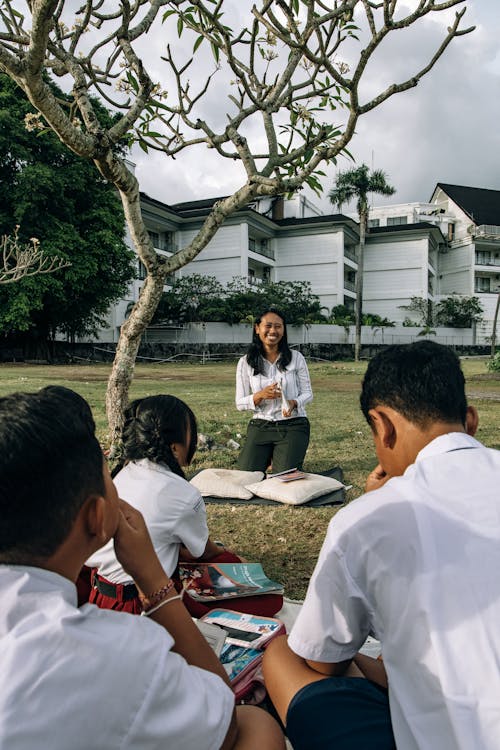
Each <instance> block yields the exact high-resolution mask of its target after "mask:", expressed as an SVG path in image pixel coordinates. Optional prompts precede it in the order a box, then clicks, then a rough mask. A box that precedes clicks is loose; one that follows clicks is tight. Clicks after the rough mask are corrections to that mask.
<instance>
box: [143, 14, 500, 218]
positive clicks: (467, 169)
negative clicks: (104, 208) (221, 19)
mask: <svg viewBox="0 0 500 750" xmlns="http://www.w3.org/2000/svg"><path fill="white" fill-rule="evenodd" d="M240 7H241V6H240ZM447 22H449V17H448V19H445V18H442V17H440V18H439V22H438V21H437V20H426V21H425V22H424V23H421V25H420V26H419V27H418V29H415V30H413V31H412V33H411V34H409V35H408V36H406V37H403V35H402V34H401V35H400V36H399V38H394V39H393V40H391V41H390V44H389V45H387V47H386V48H384V50H383V53H382V54H378V56H377V58H376V59H375V60H374V61H373V66H372V70H371V72H370V76H371V77H370V81H369V84H368V88H369V89H370V90H371V86H375V85H376V84H377V83H378V82H379V81H387V82H391V81H393V80H398V79H399V78H400V77H402V76H405V74H407V73H408V71H411V70H416V69H418V67H419V65H418V63H419V62H420V63H421V62H422V61H425V60H426V59H427V58H426V55H427V57H428V53H429V51H430V50H431V49H433V48H435V47H436V46H437V44H438V43H439V40H440V39H441V38H442V37H443V35H444V29H445V27H446V23H447ZM462 25H463V26H464V27H465V26H470V25H475V26H476V29H475V31H474V32H472V33H471V34H469V35H466V36H464V37H461V38H459V39H456V40H454V41H453V43H452V44H451V46H450V47H449V48H448V50H447V51H446V53H445V55H444V56H443V57H442V58H441V60H439V61H438V63H437V65H436V66H435V68H434V69H433V70H432V71H431V72H430V73H429V74H428V75H427V77H426V78H424V79H423V80H422V81H421V82H420V84H419V85H418V87H417V88H415V89H412V90H410V91H408V92H406V93H404V94H398V95H397V96H395V97H393V98H392V99H390V100H389V101H388V102H385V103H384V104H383V105H382V106H381V107H380V108H379V109H377V110H376V111H374V112H371V113H369V114H368V115H366V116H365V117H364V118H363V119H362V120H360V122H359V125H358V130H357V133H356V136H355V137H354V139H353V141H352V142H351V145H350V150H351V152H352V154H353V156H354V157H355V159H356V162H357V163H362V162H365V163H366V164H368V165H369V166H370V167H375V168H380V169H383V170H385V172H386V173H387V175H388V177H389V180H390V182H391V183H392V184H393V185H394V186H395V187H396V189H397V193H396V195H395V196H394V197H393V198H390V199H385V202H391V203H394V202H397V203H402V202H407V201H426V200H428V199H429V198H430V196H431V193H432V191H433V188H434V186H435V184H436V182H448V183H453V184H459V185H471V186H477V187H485V188H492V189H497V190H500V38H499V34H498V32H499V30H500V1H499V0H469V2H468V3H467V13H466V16H465V18H464V22H463V24H462ZM368 88H367V90H368ZM218 94H219V96H221V97H224V96H225V95H226V94H225V92H224V91H223V88H222V87H221V89H220V90H219V92H218ZM217 106H220V101H219V102H218V104H217ZM133 159H134V161H135V162H136V164H137V170H136V173H137V176H138V178H139V180H140V183H141V188H142V189H143V190H144V191H145V192H147V193H148V194H149V195H151V196H152V197H154V198H157V199H158V200H161V201H163V202H165V203H176V202H179V201H184V200H196V199H202V198H208V197H213V196H218V195H227V194H228V193H230V192H232V191H233V190H234V189H236V188H237V187H238V185H239V183H240V180H241V173H238V172H237V171H235V172H231V170H230V169H229V168H228V165H227V163H223V164H220V163H218V162H216V161H215V160H213V159H211V158H210V154H207V153H206V152H203V151H200V150H198V151H197V152H196V153H191V154H184V155H183V156H182V157H180V158H179V159H177V160H176V161H173V160H169V159H166V158H165V157H164V156H162V155H144V154H143V153H142V152H140V151H134V154H133ZM350 166H352V163H351V162H350V161H348V160H346V159H342V160H341V161H340V163H339V167H338V168H340V169H347V168H349V167H350ZM334 178H335V169H334V168H331V169H330V170H329V172H328V177H327V178H326V180H325V181H324V186H325V187H326V189H328V188H329V187H331V186H332V183H333V181H334ZM325 192H326V191H325ZM311 197H312V198H313V200H314V202H316V203H319V204H320V205H321V207H322V208H323V210H324V211H325V212H329V211H330V210H331V206H330V204H329V203H328V201H327V200H326V198H325V197H323V199H322V200H319V199H317V198H316V197H314V196H311ZM382 202H384V199H380V198H377V199H375V200H374V204H379V203H382Z"/></svg>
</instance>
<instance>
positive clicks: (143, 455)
mask: <svg viewBox="0 0 500 750" xmlns="http://www.w3.org/2000/svg"><path fill="white" fill-rule="evenodd" d="M197 439H198V432H197V426H196V419H195V416H194V414H193V412H192V411H191V409H190V408H189V407H188V406H187V405H186V404H185V403H184V402H183V401H181V400H180V399H178V398H176V397H175V396H166V395H165V396H164V395H160V396H150V397H148V398H143V399H137V400H136V401H133V402H132V403H131V404H130V406H129V408H128V410H127V412H126V415H125V425H124V430H123V443H124V459H123V462H122V464H121V466H119V467H118V468H117V469H116V470H115V472H114V482H115V485H116V487H117V490H118V494H119V495H120V497H121V498H123V499H124V500H127V502H129V503H130V504H131V505H133V506H134V507H135V508H137V509H138V510H140V511H141V513H142V514H143V516H144V519H145V521H146V524H147V527H148V530H149V533H150V535H151V539H152V541H153V545H154V548H155V550H156V553H157V555H158V557H159V559H160V562H161V564H162V567H163V568H164V569H165V571H166V573H167V575H169V576H172V575H173V574H174V573H175V570H176V568H177V564H178V562H179V561H183V562H194V561H195V560H199V561H204V562H207V561H209V560H211V561H217V562H240V558H239V557H237V556H236V555H234V554H233V553H232V552H229V551H228V550H225V549H224V547H223V546H220V543H219V544H217V543H215V542H213V541H212V540H211V539H210V537H209V535H208V527H207V518H206V511H205V504H204V502H203V499H202V497H201V495H200V493H199V492H198V490H197V489H196V488H195V487H193V485H191V484H189V482H188V481H186V479H185V476H184V472H183V470H182V466H189V464H190V463H191V460H192V458H193V455H194V452H195V450H196V443H197ZM87 565H89V566H90V567H93V568H95V569H96V574H95V575H94V582H93V583H94V588H93V589H92V592H91V595H90V601H91V602H92V603H94V604H97V605H98V606H100V607H102V608H104V609H119V610H125V611H127V612H134V613H138V612H141V610H142V605H141V602H140V599H139V596H138V592H137V589H136V588H135V585H134V584H133V582H132V581H131V580H130V576H129V575H128V574H127V573H126V572H125V571H124V570H123V568H122V567H121V565H120V563H119V562H118V560H117V559H116V555H115V552H114V547H113V543H112V542H111V543H108V544H107V545H106V546H105V547H102V549H100V550H98V551H97V552H96V553H95V554H94V555H93V556H92V558H91V559H90V560H89V561H88V562H87Z"/></svg>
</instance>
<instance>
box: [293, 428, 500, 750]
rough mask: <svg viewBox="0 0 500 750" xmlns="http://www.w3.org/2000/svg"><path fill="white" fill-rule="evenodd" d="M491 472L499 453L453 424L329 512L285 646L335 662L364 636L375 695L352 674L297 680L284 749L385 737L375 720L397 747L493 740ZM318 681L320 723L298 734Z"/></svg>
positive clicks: (498, 648) (496, 734)
mask: <svg viewBox="0 0 500 750" xmlns="http://www.w3.org/2000/svg"><path fill="white" fill-rule="evenodd" d="M499 477H500V451H495V450H491V449H487V448H485V447H484V446H483V445H481V443H479V442H478V441H477V440H475V439H474V438H472V437H470V436H468V435H466V434H465V433H450V434H446V435H442V436H440V437H437V438H436V439H435V440H433V441H431V442H430V443H429V444H428V445H426V446H425V447H424V448H423V449H422V450H421V451H420V452H419V454H418V455H417V458H416V460H415V463H414V464H412V465H411V466H409V467H408V469H407V470H406V472H405V473H404V475H403V476H401V477H395V478H393V479H391V480H390V481H388V482H387V484H385V485H384V486H383V487H381V488H380V489H378V490H377V491H375V492H369V493H367V494H365V495H363V496H362V497H360V498H358V499H357V500H355V501H353V502H352V503H350V504H349V505H348V506H347V507H346V508H344V509H342V510H341V511H339V512H338V513H337V514H336V516H335V517H334V518H333V519H332V521H331V522H330V525H329V527H328V532H327V535H326V539H325V541H324V544H323V547H322V550H321V553H320V556H319V559H318V562H317V565H316V568H315V571H314V573H313V576H312V578H311V581H310V584H309V588H308V591H307V595H306V599H305V603H304V606H303V607H302V610H301V612H300V614H299V617H298V619H297V621H296V623H295V625H294V627H293V629H292V632H291V634H290V637H289V641H288V643H289V646H290V648H291V649H292V650H293V651H295V653H297V654H298V655H299V656H301V657H303V658H305V659H309V660H312V661H320V662H329V663H331V662H335V663H337V662H342V661H344V660H348V659H351V658H352V657H353V656H354V655H355V654H356V652H357V651H358V650H359V648H360V647H361V646H362V644H363V643H364V641H365V639H366V637H367V636H368V635H370V634H371V635H373V636H375V637H376V638H377V639H379V640H380V641H381V643H382V655H383V659H384V666H385V669H386V672H387V676H388V681H389V694H388V700H389V705H387V702H386V704H385V705H383V703H384V702H383V700H382V698H381V692H380V690H378V691H377V692H376V693H373V697H374V700H371V698H370V696H368V695H367V692H366V691H367V690H368V689H370V690H371V688H367V686H366V682H367V681H366V680H360V679H355V678H351V679H350V680H349V678H340V680H339V678H331V679H327V680H325V681H322V682H319V683H315V686H316V687H311V686H306V687H305V688H304V689H303V690H302V691H300V693H299V694H297V696H295V698H294V699H293V701H292V702H291V704H290V707H289V712H288V713H289V716H288V719H287V727H288V724H290V727H289V728H290V739H291V742H292V744H293V746H294V748H295V750H301V749H302V748H305V747H307V748H308V750H309V749H310V748H312V747H314V748H318V750H322V748H325V749H326V748H330V747H335V748H338V749H339V750H345V748H357V747H370V748H383V749H384V750H385V748H392V747H394V740H393V739H392V737H391V736H390V733H388V732H387V728H388V723H392V729H393V732H394V739H395V744H396V747H397V748H398V749H401V750H436V748H439V750H471V748H474V750H497V748H498V747H499V738H500V702H499V700H498V696H499V695H500V671H499V669H498V664H499V663H500V630H499V627H498V623H499V622H500V577H499V575H498V571H499V570H500V494H499V490H498V481H499ZM343 682H344V683H345V684H347V685H348V686H349V691H350V695H349V696H347V699H346V697H345V694H343ZM363 683H365V684H364V685H363ZM358 688H359V691H358V698H359V701H358V704H357V706H356V701H355V699H354V700H353V696H352V691H353V690H354V691H355V690H357V689H358ZM324 691H326V692H329V694H330V695H329V699H328V700H327V701H326V705H328V706H329V707H330V709H331V711H330V713H329V714H327V715H328V719H329V721H328V723H327V726H326V725H325V726H324V727H323V730H322V732H321V737H320V738H319V741H317V742H316V744H310V743H309V739H308V737H309V736H310V735H308V732H309V733H311V732H313V727H314V722H315V721H317V719H318V716H317V715H316V714H315V711H316V709H315V708H314V707H315V706H317V707H318V706H322V709H320V710H324V709H325V704H323V703H321V702H320V701H319V700H318V695H317V693H323V692H324ZM367 701H368V703H370V705H371V709H370V712H368V713H367V712H366V711H365V707H366V702H367ZM345 706H347V710H344V709H345ZM389 706H390V715H389ZM384 714H385V720H384V718H383V717H384ZM323 717H324V714H323ZM365 717H367V718H365ZM379 730H380V732H383V733H384V737H385V739H383V740H381V735H380V734H379ZM339 733H342V734H343V739H342V741H341V740H339V738H338V734H339ZM349 742H350V743H351V744H349ZM356 743H357V744H356Z"/></svg>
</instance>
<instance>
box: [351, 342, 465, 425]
mask: <svg viewBox="0 0 500 750" xmlns="http://www.w3.org/2000/svg"><path fill="white" fill-rule="evenodd" d="M360 403H361V410H362V412H363V414H364V415H365V418H366V419H367V421H368V423H370V418H369V416H368V412H369V411H370V409H373V408H375V407H376V406H381V405H384V406H390V407H391V408H393V409H395V410H396V411H398V412H400V413H401V414H402V415H403V416H404V417H405V418H406V419H408V420H409V421H410V422H414V423H415V424H417V425H419V426H420V427H425V426H426V425H428V424H429V423H431V422H435V421H440V422H445V423H448V424H452V423H461V424H462V425H464V426H465V418H466V413H467V400H466V397H465V378H464V375H463V372H462V370H461V368H460V361H459V359H458V357H457V356H456V354H455V353H454V352H453V351H452V350H451V349H449V348H448V347H447V346H443V345H442V344H436V343H435V342H434V341H418V342H416V343H413V344H399V345H397V344H396V345H393V346H388V347H387V348H386V349H383V350H382V351H380V352H379V353H378V354H377V355H376V356H375V357H373V359H372V360H371V361H370V363H369V364H368V368H367V370H366V374H365V377H364V380H363V384H362V391H361V397H360Z"/></svg>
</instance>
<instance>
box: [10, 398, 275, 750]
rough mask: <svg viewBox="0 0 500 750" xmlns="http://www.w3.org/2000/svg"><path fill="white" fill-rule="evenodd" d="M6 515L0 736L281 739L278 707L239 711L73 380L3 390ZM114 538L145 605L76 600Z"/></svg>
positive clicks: (78, 743) (19, 747)
mask: <svg viewBox="0 0 500 750" xmlns="http://www.w3.org/2000/svg"><path fill="white" fill-rule="evenodd" d="M0 519H1V520H0V595H1V601H2V607H1V608H0V653H1V654H2V688H1V690H0V747H2V748H4V747H5V748H7V747H8V748H9V750H31V749H33V750H35V749H36V750H38V748H40V747H46V748H49V747H50V748H51V750H68V748H72V750H89V748H92V750H113V748H117V749H118V748H120V750H124V748H141V750H153V749H154V750H156V749H159V748H162V749H163V748H167V747H172V748H176V750H181V749H182V750H193V748H195V747H196V748H207V750H208V749H209V748H210V749H213V750H219V748H223V749H224V750H226V749H227V748H245V749H246V748H259V750H260V749H261V748H273V750H282V749H283V747H284V744H283V737H282V735H281V732H280V730H279V728H278V726H277V724H276V723H275V722H274V720H273V719H271V717H270V716H269V715H268V714H266V713H265V712H263V711H260V710H258V709H255V708H251V707H243V709H242V708H238V709H236V711H235V709H234V698H233V694H232V691H231V689H230V687H229V686H228V680H227V676H226V674H225V672H224V669H223V667H222V665H221V664H220V662H219V661H218V659H217V658H216V657H215V655H214V653H213V652H212V650H211V649H210V647H209V646H208V644H207V643H206V641H205V639H204V638H203V637H202V636H201V634H200V633H199V631H198V629H197V628H196V626H195V625H194V624H193V622H192V619H191V617H190V616H189V614H188V613H187V611H186V609H185V608H184V605H183V604H182V600H181V598H180V597H179V596H177V595H176V592H175V589H173V585H172V583H171V581H170V579H169V577H168V576H167V575H166V574H165V572H164V570H163V569H162V567H161V565H160V563H159V561H158V558H157V556H156V553H155V552H154V549H153V546H152V544H151V540H150V538H149V535H148V532H147V529H146V526H145V524H144V522H143V519H142V516H141V514H140V513H138V512H137V511H136V510H135V509H133V508H131V507H130V506H129V505H128V504H127V503H124V502H123V501H120V500H119V499H118V495H117V493H116V489H115V487H114V485H113V482H112V481H111V478H110V475H109V472H108V469H107V466H106V464H105V462H104V461H103V457H102V452H101V449H100V447H99V443H98V442H97V439H96V438H95V434H94V422H93V419H92V415H91V413H90V409H89V407H88V405H87V403H86V402H85V401H84V400H83V399H82V398H81V397H80V396H78V395H77V394H76V393H74V392H73V391H70V390H68V389H66V388H61V387H55V386H54V387H49V388H44V389H42V390H41V391H39V392H38V393H33V394H23V393H18V394H13V395H12V396H7V397H5V398H2V399H0ZM111 537H114V541H115V548H116V553H117V556H118V559H119V560H120V562H121V564H122V565H123V567H124V568H125V569H126V570H127V571H128V573H129V574H130V575H131V577H132V578H133V580H134V581H135V583H136V585H137V587H138V589H139V590H140V592H141V594H142V599H143V604H144V613H145V614H146V615H147V616H146V617H135V616H133V615H128V614H124V613H121V612H120V613H117V612H113V611H110V610H101V609H98V608H97V607H95V606H93V605H90V604H87V605H85V606H83V607H81V608H80V609H78V607H77V597H76V588H75V584H74V582H75V581H76V578H77V575H78V572H79V570H80V568H81V566H82V565H83V563H84V561H85V560H86V559H87V558H88V557H89V556H90V555H91V554H92V553H93V552H94V551H95V550H96V549H98V548H99V547H101V546H102V545H103V544H105V543H106V542H107V541H108V539H110V538H111Z"/></svg>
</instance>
